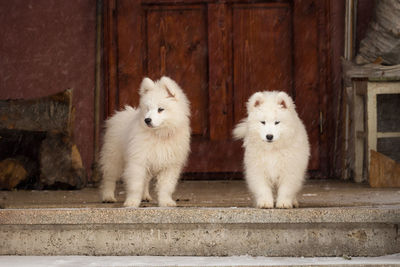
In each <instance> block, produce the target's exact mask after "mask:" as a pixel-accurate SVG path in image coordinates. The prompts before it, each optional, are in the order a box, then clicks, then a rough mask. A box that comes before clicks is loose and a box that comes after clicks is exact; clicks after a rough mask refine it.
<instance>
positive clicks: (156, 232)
mask: <svg viewBox="0 0 400 267" xmlns="http://www.w3.org/2000/svg"><path fill="white" fill-rule="evenodd" d="M399 224H400V208H399V205H382V206H375V207H374V206H367V207H365V206H357V207H323V208H299V209H290V210H279V209H270V210H261V209H255V208H246V207H242V208H225V207H216V208H202V207H178V208H157V207H147V208H138V209H131V208H109V207H108V208H98V207H97V208H31V209H25V208H21V209H13V208H6V209H1V210H0V254H1V255H112V256H116V255H118V256H121V255H130V256H133V255H148V256H150V255H163V256H232V255H251V256H281V257H282V256H285V257H332V256H343V255H348V256H353V257H354V256H382V255H388V254H395V253H400V233H399Z"/></svg>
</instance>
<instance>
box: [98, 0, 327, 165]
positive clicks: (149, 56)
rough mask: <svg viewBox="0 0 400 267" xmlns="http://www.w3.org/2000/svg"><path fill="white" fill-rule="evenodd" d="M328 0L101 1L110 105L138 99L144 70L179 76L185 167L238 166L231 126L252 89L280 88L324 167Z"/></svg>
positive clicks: (153, 75) (237, 147) (315, 158)
mask: <svg viewBox="0 0 400 267" xmlns="http://www.w3.org/2000/svg"><path fill="white" fill-rule="evenodd" d="M323 3H324V1H316V0H300V1H257V2H256V3H254V2H249V1H232V2H220V1H210V0H198V1H197V0H113V1H109V2H108V4H107V5H106V7H105V13H104V14H105V48H106V51H107V54H106V57H105V59H106V92H107V100H108V114H112V112H113V110H114V109H115V108H118V107H121V106H123V105H125V104H131V105H137V103H138V93H137V89H138V87H139V84H140V82H141V79H142V78H143V77H144V76H148V77H150V78H152V79H158V78H159V77H160V76H162V75H167V76H170V77H171V78H173V79H174V80H176V81H177V82H178V83H179V84H180V85H181V87H182V88H183V89H184V91H185V92H186V94H187V95H188V98H189V99H190V101H191V111H192V119H191V127H192V132H193V137H192V148H191V149H192V153H191V156H190V159H189V164H188V166H187V168H186V171H187V172H200V173H204V172H238V171H241V170H242V157H243V155H242V151H241V143H240V142H234V141H232V138H231V131H232V128H233V126H234V125H235V123H237V122H238V121H239V120H240V119H242V118H243V117H245V116H246V109H245V103H246V101H247V99H248V97H249V96H250V95H251V94H252V93H254V92H256V91H262V90H283V91H286V92H288V93H289V94H290V95H292V96H293V97H294V98H295V101H296V105H297V110H298V112H299V114H300V117H301V118H302V119H303V120H304V122H305V124H306V127H307V131H308V134H309V137H310V142H311V145H312V157H311V161H310V165H309V169H310V170H320V167H321V166H320V165H321V164H320V158H321V157H323V156H321V136H320V125H319V122H320V112H321V108H320V95H321V92H323V89H324V88H323V86H324V84H323V82H321V81H322V80H323V79H326V77H325V76H324V75H325V74H324V73H323V71H321V70H323V69H324V68H323V65H322V64H323V63H324V56H323V55H322V49H321V47H322V46H321V43H322V41H321V40H322V39H321V38H322V37H321V36H323V35H321V34H320V32H321V31H322V30H323V27H321V21H322V20H321V17H322V15H321V14H324V12H321V11H323V10H324V4H323Z"/></svg>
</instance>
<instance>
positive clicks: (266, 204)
mask: <svg viewBox="0 0 400 267" xmlns="http://www.w3.org/2000/svg"><path fill="white" fill-rule="evenodd" d="M256 206H257V208H260V209H272V208H273V207H274V202H273V201H272V200H269V199H258V200H257V203H256Z"/></svg>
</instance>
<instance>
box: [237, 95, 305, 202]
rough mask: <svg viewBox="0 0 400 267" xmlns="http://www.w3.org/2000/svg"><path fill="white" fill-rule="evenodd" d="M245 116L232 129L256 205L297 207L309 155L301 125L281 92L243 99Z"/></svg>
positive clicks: (292, 107) (291, 104) (285, 96)
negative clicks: (297, 196) (241, 150)
mask: <svg viewBox="0 0 400 267" xmlns="http://www.w3.org/2000/svg"><path fill="white" fill-rule="evenodd" d="M247 113H248V117H247V118H246V119H244V120H242V121H241V122H240V123H239V124H238V125H237V126H236V127H235V129H234V131H233V135H234V138H236V139H244V143H243V147H244V148H245V155H244V167H245V176H246V181H247V184H248V186H249V189H250V191H251V192H252V194H253V196H254V198H255V201H256V206H257V207H258V208H273V207H274V193H276V207H277V208H292V207H293V206H296V207H297V206H298V202H297V198H296V195H297V193H298V192H299V191H300V190H301V188H302V185H303V181H304V177H305V173H306V171H307V166H308V160H309V157H310V145H309V143H308V137H307V132H306V129H305V127H304V124H303V123H302V121H301V120H300V118H299V117H298V115H297V113H296V110H295V105H294V103H293V101H292V99H291V98H290V96H288V95H287V94H286V93H285V92H276V91H273V92H257V93H255V94H253V95H252V96H251V97H250V99H249V101H248V102H247Z"/></svg>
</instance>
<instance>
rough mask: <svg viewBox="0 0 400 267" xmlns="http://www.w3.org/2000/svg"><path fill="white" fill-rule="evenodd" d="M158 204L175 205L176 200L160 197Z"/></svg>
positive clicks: (164, 205) (163, 205)
mask: <svg viewBox="0 0 400 267" xmlns="http://www.w3.org/2000/svg"><path fill="white" fill-rule="evenodd" d="M158 206H160V207H176V202H175V201H173V200H172V198H165V199H160V200H159V201H158Z"/></svg>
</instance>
